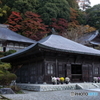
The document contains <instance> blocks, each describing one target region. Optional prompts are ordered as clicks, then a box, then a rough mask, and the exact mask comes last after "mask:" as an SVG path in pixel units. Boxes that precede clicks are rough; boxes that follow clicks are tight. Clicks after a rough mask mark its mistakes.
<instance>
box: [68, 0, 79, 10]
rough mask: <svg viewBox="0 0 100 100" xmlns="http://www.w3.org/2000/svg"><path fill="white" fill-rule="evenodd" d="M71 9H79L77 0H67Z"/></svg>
mask: <svg viewBox="0 0 100 100" xmlns="http://www.w3.org/2000/svg"><path fill="white" fill-rule="evenodd" d="M66 1H67V2H68V4H69V5H70V7H71V8H74V9H78V3H77V0H66Z"/></svg>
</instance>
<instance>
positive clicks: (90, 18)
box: [86, 4, 100, 29]
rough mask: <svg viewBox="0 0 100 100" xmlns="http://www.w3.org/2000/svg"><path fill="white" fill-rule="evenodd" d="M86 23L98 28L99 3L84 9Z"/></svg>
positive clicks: (99, 27)
mask: <svg viewBox="0 0 100 100" xmlns="http://www.w3.org/2000/svg"><path fill="white" fill-rule="evenodd" d="M86 14H87V24H89V25H90V26H92V27H95V28H97V29H100V4H98V5H95V6H93V7H92V8H90V9H87V10H86Z"/></svg>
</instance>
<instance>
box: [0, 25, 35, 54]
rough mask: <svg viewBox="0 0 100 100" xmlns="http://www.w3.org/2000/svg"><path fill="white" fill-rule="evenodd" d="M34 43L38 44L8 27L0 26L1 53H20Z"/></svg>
mask: <svg viewBox="0 0 100 100" xmlns="http://www.w3.org/2000/svg"><path fill="white" fill-rule="evenodd" d="M34 43H36V41H35V40H32V39H29V38H27V37H25V36H22V35H20V34H17V33H15V32H13V31H11V30H10V29H9V27H8V25H3V24H0V52H6V51H9V50H16V51H19V50H21V49H23V48H26V47H27V46H29V45H31V44H34Z"/></svg>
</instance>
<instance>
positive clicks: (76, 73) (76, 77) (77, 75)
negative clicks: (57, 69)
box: [71, 64, 82, 82]
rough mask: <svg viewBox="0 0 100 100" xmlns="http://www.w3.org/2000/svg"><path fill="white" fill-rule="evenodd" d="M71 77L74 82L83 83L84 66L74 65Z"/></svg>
mask: <svg viewBox="0 0 100 100" xmlns="http://www.w3.org/2000/svg"><path fill="white" fill-rule="evenodd" d="M71 75H72V77H71V81H72V82H82V65H78V64H72V65H71Z"/></svg>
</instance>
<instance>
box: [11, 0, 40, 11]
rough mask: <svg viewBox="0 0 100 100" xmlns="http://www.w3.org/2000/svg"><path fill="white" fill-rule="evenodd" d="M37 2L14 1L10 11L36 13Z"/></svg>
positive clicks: (29, 0) (35, 0) (32, 0)
mask: <svg viewBox="0 0 100 100" xmlns="http://www.w3.org/2000/svg"><path fill="white" fill-rule="evenodd" d="M38 4H39V2H38V0H16V1H15V2H14V4H13V7H12V11H17V12H21V13H25V12H26V11H32V12H36V9H37V8H38Z"/></svg>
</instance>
